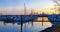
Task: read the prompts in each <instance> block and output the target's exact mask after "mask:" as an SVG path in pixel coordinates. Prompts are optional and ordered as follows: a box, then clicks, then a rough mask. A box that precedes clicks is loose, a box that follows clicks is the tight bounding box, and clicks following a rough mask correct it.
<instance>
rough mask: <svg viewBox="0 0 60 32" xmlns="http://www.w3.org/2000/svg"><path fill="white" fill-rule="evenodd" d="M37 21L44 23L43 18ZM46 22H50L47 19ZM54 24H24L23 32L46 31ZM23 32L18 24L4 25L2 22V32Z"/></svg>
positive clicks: (0, 31)
mask: <svg viewBox="0 0 60 32" xmlns="http://www.w3.org/2000/svg"><path fill="white" fill-rule="evenodd" d="M37 21H42V18H41V17H39V18H38V19H37ZM44 21H48V19H47V17H44ZM51 26H52V24H51V23H50V22H43V26H42V22H33V24H32V22H28V23H23V30H22V31H23V32H39V31H41V30H44V29H46V28H48V27H51ZM20 31H21V25H18V24H17V23H15V24H13V23H5V24H4V23H3V21H2V22H0V32H20Z"/></svg>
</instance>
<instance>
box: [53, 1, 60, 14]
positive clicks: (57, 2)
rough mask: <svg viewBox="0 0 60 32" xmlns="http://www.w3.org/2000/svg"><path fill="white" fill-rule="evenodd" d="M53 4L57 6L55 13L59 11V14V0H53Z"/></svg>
mask: <svg viewBox="0 0 60 32" xmlns="http://www.w3.org/2000/svg"><path fill="white" fill-rule="evenodd" d="M53 2H54V3H55V6H57V8H56V9H57V11H59V14H60V0H53Z"/></svg>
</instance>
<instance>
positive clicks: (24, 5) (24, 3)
mask: <svg viewBox="0 0 60 32" xmlns="http://www.w3.org/2000/svg"><path fill="white" fill-rule="evenodd" d="M24 15H26V5H25V3H24Z"/></svg>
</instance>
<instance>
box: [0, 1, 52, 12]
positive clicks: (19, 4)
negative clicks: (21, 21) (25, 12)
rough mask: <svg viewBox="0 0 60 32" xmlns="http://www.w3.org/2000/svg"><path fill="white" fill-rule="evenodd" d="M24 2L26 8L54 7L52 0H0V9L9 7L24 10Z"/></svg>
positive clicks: (9, 8)
mask: <svg viewBox="0 0 60 32" xmlns="http://www.w3.org/2000/svg"><path fill="white" fill-rule="evenodd" d="M24 3H25V5H26V9H33V8H34V9H46V8H52V7H53V2H52V0H0V11H1V10H6V11H7V9H8V10H9V11H10V10H12V9H15V10H19V11H22V10H21V9H24Z"/></svg>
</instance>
